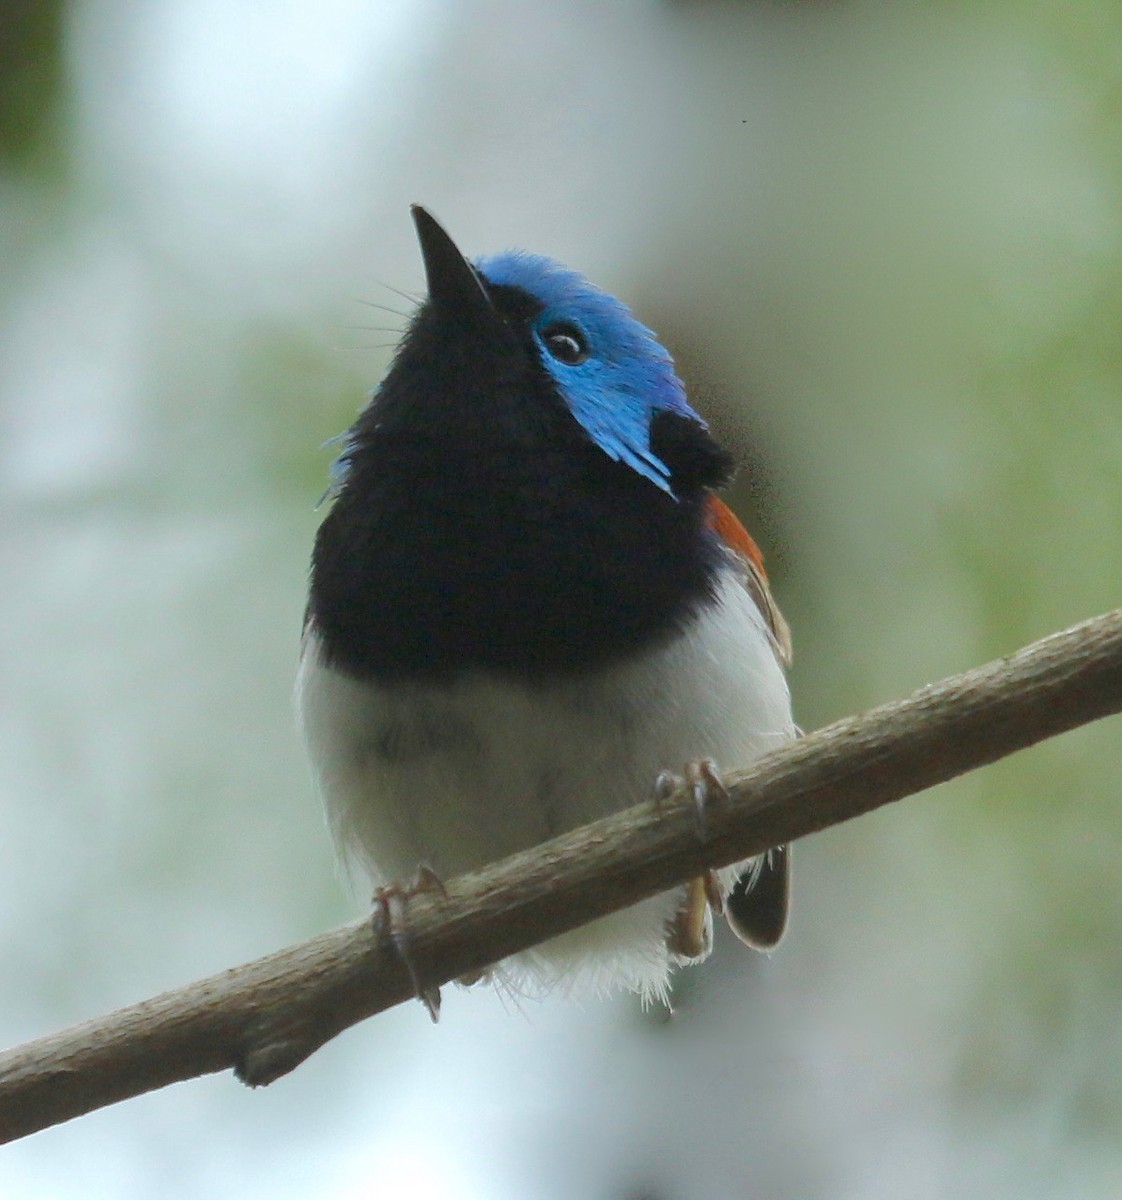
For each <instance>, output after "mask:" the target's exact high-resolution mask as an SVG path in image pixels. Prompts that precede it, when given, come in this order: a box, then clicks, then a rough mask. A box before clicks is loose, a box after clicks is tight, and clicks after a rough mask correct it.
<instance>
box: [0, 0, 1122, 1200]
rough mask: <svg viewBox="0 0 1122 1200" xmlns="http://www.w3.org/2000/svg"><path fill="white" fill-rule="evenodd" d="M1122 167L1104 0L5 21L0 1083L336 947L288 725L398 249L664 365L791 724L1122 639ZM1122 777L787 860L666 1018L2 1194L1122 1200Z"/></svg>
mask: <svg viewBox="0 0 1122 1200" xmlns="http://www.w3.org/2000/svg"><path fill="white" fill-rule="evenodd" d="M1120 121H1122V7H1119V6H1118V5H1116V4H1113V3H1109V2H1107V0H1101V2H1100V3H1073V4H1065V5H1046V4H1035V5H1033V4H1012V3H998V4H990V5H966V4H951V3H943V4H929V5H900V4H888V3H842V2H837V3H825V2H818V3H810V2H808V3H794V2H789V3H777V2H773V3H765V2H763V0H760V2H759V3H754V4H753V3H731V2H730V3H704V2H692V3H687V2H681V3H668V2H663V3H654V2H646V3H640V2H633V3H625V4H616V5H611V4H595V3H591V2H590V0H583V2H582V0H577V2H574V3H572V4H569V5H557V4H547V3H543V2H539V3H521V4H518V3H514V2H513V0H479V2H470V3H457V2H454V0H398V2H394V0H379V2H377V3H369V2H365V3H364V2H362V0H316V2H315V3H311V2H309V0H288V2H286V3H277V4H272V5H262V4H259V3H252V2H247V0H233V2H232V3H222V4H219V3H217V0H145V2H141V0H85V2H84V3H75V4H71V5H60V4H57V3H37V4H31V3H27V2H26V0H24V2H23V3H18V2H17V3H9V4H5V5H4V6H2V7H0V263H2V266H3V269H2V271H0V579H2V580H3V584H2V586H0V655H2V658H3V663H4V674H3V687H2V689H0V743H2V747H0V749H2V752H0V979H2V980H3V987H2V989H0V1040H2V1041H3V1042H6V1043H11V1042H16V1041H18V1040H21V1039H24V1038H28V1037H32V1036H35V1035H37V1034H40V1033H45V1032H48V1031H50V1030H51V1029H53V1028H55V1027H57V1026H60V1025H62V1024H65V1023H69V1022H73V1021H76V1020H79V1019H82V1018H85V1017H88V1016H91V1015H95V1014H97V1013H99V1012H101V1011H103V1010H106V1009H109V1008H111V1007H115V1006H117V1005H120V1004H124V1003H127V1002H130V1001H133V1000H137V999H140V998H142V997H144V996H146V995H149V994H151V993H154V992H156V991H159V990H161V989H164V988H167V987H171V986H174V985H176V984H179V983H182V982H186V981H187V980H189V979H192V978H194V977H196V976H198V975H201V974H203V973H206V972H211V971H215V970H219V969H221V968H223V967H225V966H227V965H230V964H232V963H235V962H238V961H241V960H243V959H245V958H248V957H251V956H254V955H257V954H260V953H265V952H267V951H269V950H272V949H274V948H276V947H278V946H280V945H282V944H285V943H288V942H290V941H293V940H296V939H298V938H302V937H305V936H309V935H311V934H313V933H315V932H317V931H319V930H320V929H322V928H324V927H326V926H328V925H330V924H333V923H335V922H338V921H340V920H343V919H345V918H347V917H349V916H350V915H352V914H354V913H356V912H358V911H359V910H360V903H359V901H356V900H354V899H349V898H348V897H347V896H346V895H345V893H344V891H343V889H342V887H341V885H340V884H339V883H338V881H337V880H336V878H335V875H334V872H333V866H332V862H331V856H330V852H329V847H328V841H327V837H326V833H325V831H324V828H323V824H322V820H321V816H320V813H319V808H318V804H317V802H316V799H315V797H314V794H313V789H312V786H311V783H310V780H309V777H308V773H307V771H306V768H305V766H304V763H303V756H302V750H301V748H300V746H299V743H298V739H297V736H296V733H295V731H294V727H293V721H292V715H291V704H290V693H291V684H292V677H293V673H294V669H295V662H296V653H297V637H298V631H299V625H300V618H301V611H302V606H303V588H304V580H305V565H306V561H307V556H308V552H309V548H310V545H311V539H312V537H313V533H314V530H315V526H316V523H317V520H318V514H317V513H316V511H315V504H316V501H317V499H318V498H319V496H320V495H321V493H322V491H323V488H324V484H325V478H326V467H327V463H328V460H329V457H330V454H329V452H328V451H325V450H323V449H322V448H321V443H322V442H323V441H324V440H325V439H326V438H328V437H330V436H332V435H333V434H335V433H337V432H338V431H339V430H340V429H342V428H343V427H344V426H346V425H347V424H348V423H349V422H350V420H351V419H352V416H353V414H354V412H355V410H356V408H357V407H358V406H359V405H360V404H361V403H362V401H363V398H364V395H365V394H366V392H367V391H368V389H369V388H370V387H371V386H373V384H374V383H375V382H376V381H377V379H378V377H379V376H380V374H381V372H382V371H383V370H384V368H385V365H386V362H387V360H388V355H389V353H390V349H389V346H390V345H391V344H392V342H393V340H394V337H395V333H394V331H395V330H398V329H400V328H401V327H402V325H403V323H404V319H403V318H402V317H400V316H398V315H396V314H393V313H386V312H383V311H382V310H381V309H379V308H377V307H370V306H369V303H373V304H374V305H387V306H389V307H390V308H396V309H400V310H401V311H402V312H404V311H406V308H407V306H406V305H405V302H403V301H402V299H401V297H400V296H398V295H397V294H396V293H395V292H393V291H392V290H390V289H391V288H402V289H405V290H409V289H414V290H415V289H418V288H419V287H420V286H421V269H420V264H419V261H418V256H417V251H416V246H415V243H414V238H413V234H412V229H411V226H410V222H409V220H408V212H407V205H408V203H409V202H410V201H420V202H423V203H424V204H426V205H427V206H429V207H431V208H432V210H433V211H434V212H435V213H436V214H437V215H438V216H439V217H440V219H441V220H442V221H443V222H445V223H446V225H447V226H448V228H449V230H450V231H451V232H452V234H453V236H454V237H455V238H456V239H457V241H458V242H459V244H460V245H461V246H462V247H463V248H464V249H465V250H466V251H467V252H468V253H483V252H487V251H492V250H496V249H499V248H502V247H505V246H509V245H519V246H524V247H526V248H529V249H532V250H536V251H540V252H544V253H548V254H552V255H554V256H556V257H559V258H561V259H563V260H565V261H567V262H569V263H570V264H572V265H573V266H575V267H578V268H580V269H582V270H584V271H585V272H586V273H588V274H589V275H591V276H592V277H593V278H594V279H595V280H597V281H598V282H599V283H601V284H602V285H604V286H605V287H607V288H608V289H610V290H612V291H614V292H616V293H618V294H620V295H622V296H623V297H625V298H626V299H627V300H629V301H630V302H631V303H632V305H633V306H634V307H635V309H636V310H637V311H638V313H639V314H640V316H642V317H643V318H645V319H646V320H647V321H648V322H649V323H651V324H653V325H654V326H655V327H656V328H657V329H658V330H659V331H660V333H661V334H662V335H663V337H664V340H665V341H666V342H667V343H668V345H669V346H670V347H671V349H672V350H673V351H674V353H675V354H676V356H677V358H678V361H679V364H680V366H681V370H682V373H683V374H684V376H685V377H686V380H687V384H688V385H689V387H690V389H691V393H692V395H693V396H694V399H695V401H696V403H697V405H698V406H699V407H700V408H702V409H703V411H704V412H705V413H706V414H707V415H708V416H709V417H710V419H711V420H712V422H713V424H714V425H715V426H716V427H717V429H718V431H719V432H720V434H721V435H722V436H723V437H724V438H725V439H726V440H727V441H728V442H729V443H730V444H731V445H733V446H734V447H735V449H736V451H737V453H738V455H739V457H740V458H741V460H742V461H743V463H744V468H743V470H742V472H741V476H740V479H739V481H738V485H737V490H736V492H735V494H734V499H735V501H736V503H737V506H738V507H739V509H740V511H741V513H742V514H743V515H744V516H745V517H746V518H748V520H749V523H750V524H751V525H752V526H753V528H754V529H755V531H756V532H757V534H758V536H759V540H760V541H761V543H762V544H763V546H764V549H765V552H766V553H767V554H768V555H769V561H770V563H771V565H772V568H773V570H772V573H773V577H774V578H775V581H776V586H777V592H778V596H779V599H780V602H781V604H782V605H783V606H784V608H785V610H786V612H787V615H788V617H789V618H790V620H791V624H792V626H793V627H794V631H795V639H796V665H795V669H794V672H793V679H792V683H793V688H794V692H795V699H796V711H797V714H798V717H799V719H800V721H801V722H802V724H804V725H805V726H807V727H808V728H809V727H814V726H817V725H819V724H822V723H824V722H825V721H827V720H830V719H832V718H834V717H838V716H841V715H844V714H847V713H850V712H854V711H857V710H860V709H862V708H865V707H867V706H869V705H871V704H874V703H877V702H879V701H882V700H887V699H890V698H892V697H895V696H898V695H901V694H904V693H906V692H908V691H909V690H911V689H912V688H913V687H915V686H918V685H920V684H922V683H924V682H926V681H927V680H929V679H931V678H935V677H938V676H941V675H944V674H947V673H950V672H952V671H956V670H959V669H962V668H965V667H967V666H970V665H973V664H974V663H977V662H981V661H983V660H985V659H988V658H990V657H994V656H996V655H999V654H1002V653H1004V652H1007V651H1009V650H1012V649H1014V648H1016V647H1017V646H1019V645H1020V644H1022V643H1024V642H1026V641H1028V640H1031V639H1032V638H1035V637H1037V636H1040V635H1043V634H1045V633H1048V632H1050V631H1051V630H1053V629H1055V628H1060V627H1062V626H1065V625H1067V624H1070V623H1072V622H1074V621H1076V620H1078V619H1080V618H1082V617H1085V616H1090V615H1092V614H1094V613H1097V612H1099V611H1102V610H1105V609H1107V608H1110V607H1113V606H1114V605H1116V604H1118V603H1119V599H1120V595H1122V587H1120V584H1122V566H1120V554H1119V547H1120V542H1122V536H1120V535H1122V402H1120V401H1122V191H1120V189H1122V136H1120ZM387 330H388V331H387ZM1119 728H1120V727H1119V725H1118V724H1117V723H1116V722H1107V723H1105V724H1102V725H1100V726H1097V727H1094V728H1091V729H1086V730H1082V731H1079V732H1077V733H1075V734H1072V735H1069V736H1067V737H1065V738H1062V739H1060V740H1059V741H1057V742H1055V743H1053V744H1049V745H1046V746H1042V747H1039V748H1037V749H1035V750H1033V751H1031V752H1028V753H1025V754H1022V755H1020V756H1018V757H1016V758H1014V759H1011V760H1008V761H1006V762H1003V763H1001V764H999V765H998V766H996V767H993V768H991V769H989V770H987V771H985V772H983V773H981V774H979V775H976V776H973V777H970V778H967V779H964V780H961V781H959V782H957V783H955V784H953V785H949V786H945V787H942V788H939V789H937V790H936V791H934V792H932V793H929V794H927V795H924V796H922V797H919V798H915V799H911V800H909V801H906V802H905V803H902V804H899V805H895V806H892V807H890V808H889V809H888V810H882V811H881V812H879V813H877V814H875V815H873V816H870V817H867V818H865V819H863V820H860V821H858V822H856V823H854V824H852V825H849V826H846V827H843V828H839V829H835V830H831V831H829V832H827V833H825V834H822V835H819V836H817V837H815V838H813V839H811V840H810V841H809V842H807V843H806V844H803V845H800V847H799V853H798V855H797V889H798V890H797V895H796V900H795V903H796V907H795V912H794V919H793V927H792V930H791V933H790V936H789V938H788V940H787V942H786V943H785V944H784V945H783V947H782V948H781V950H780V951H779V952H778V953H776V954H775V955H774V956H773V957H772V958H770V959H762V958H756V957H751V956H747V955H743V954H741V953H739V948H738V947H737V946H735V945H733V944H731V943H729V942H728V941H727V940H725V941H721V942H720V943H719V945H718V948H717V953H716V954H715V956H714V958H713V959H712V960H711V961H710V963H709V964H708V965H707V967H706V968H704V969H703V970H696V971H692V972H690V973H687V974H685V975H683V976H682V977H681V985H680V987H679V988H678V995H677V1013H676V1015H675V1017H674V1018H673V1019H672V1020H669V1021H668V1020H665V1019H660V1017H659V1015H658V1014H647V1015H644V1014H642V1013H641V1012H640V1011H639V1009H638V1007H637V1006H636V1004H635V1003H633V1002H632V1001H631V1000H630V999H629V998H626V997H623V998H617V999H615V1000H611V1001H605V1002H603V1003H601V1004H595V1005H585V1006H583V1007H576V1006H573V1005H566V1004H564V1003H561V1002H560V1001H557V1000H554V1001H546V1002H540V1003H539V1002H526V1003H524V1004H521V1005H516V1004H512V1003H511V1002H510V1001H506V1002H505V1003H504V1002H503V1001H501V1000H500V999H499V998H497V997H495V996H494V995H491V994H489V993H487V992H472V993H464V992H456V991H452V990H450V991H449V994H448V996H447V998H446V1005H445V1015H444V1019H443V1020H442V1022H441V1024H440V1026H439V1027H437V1028H433V1027H431V1026H430V1025H429V1023H428V1020H427V1018H426V1017H425V1014H424V1012H423V1011H422V1010H421V1008H420V1006H419V1005H415V1006H410V1007H409V1008H407V1009H403V1010H400V1011H395V1012H393V1013H390V1014H387V1015H386V1016H384V1017H382V1018H379V1019H377V1020H375V1021H372V1022H369V1023H367V1024H366V1025H365V1026H363V1027H362V1028H360V1029H357V1030H354V1031H351V1032H350V1033H348V1034H346V1035H344V1036H343V1037H342V1038H340V1039H338V1040H337V1041H336V1042H335V1043H333V1044H332V1045H330V1046H329V1047H327V1048H326V1049H325V1050H324V1051H323V1052H321V1053H320V1054H318V1055H317V1056H316V1057H315V1058H313V1059H312V1060H311V1061H310V1062H309V1063H308V1064H306V1065H305V1066H304V1067H302V1068H301V1069H300V1070H299V1071H297V1072H296V1073H295V1074H294V1075H292V1076H290V1077H288V1078H286V1079H285V1080H283V1081H282V1082H280V1083H278V1084H277V1085H275V1086H274V1087H273V1088H270V1089H268V1090H266V1091H264V1092H259V1093H250V1092H248V1091H245V1090H244V1089H241V1088H240V1087H238V1085H237V1084H235V1083H234V1082H233V1081H232V1080H231V1079H230V1078H229V1077H227V1076H222V1077H217V1078H211V1079H206V1080H200V1081H194V1082H191V1083H187V1084H184V1085H181V1086H178V1087H175V1088H172V1089H168V1090H166V1091H164V1092H161V1093H158V1094H155V1095H152V1096H148V1097H144V1098H142V1099H139V1100H135V1101H131V1102H129V1103H127V1104H124V1105H120V1106H117V1107H116V1108H113V1109H110V1110H107V1111H104V1112H101V1113H97V1114H94V1115H92V1116H89V1117H86V1118H83V1119H81V1120H79V1121H77V1122H73V1123H71V1124H69V1125H66V1126H63V1127H61V1128H58V1129H55V1130H51V1131H49V1132H46V1133H43V1134H39V1135H37V1136H35V1137H33V1138H31V1139H29V1140H27V1141H25V1142H22V1143H19V1144H17V1145H14V1146H11V1147H8V1148H6V1149H5V1150H4V1151H3V1152H0V1196H3V1197H4V1198H5V1200H8V1198H10V1197H15V1198H22V1197H36V1198H37V1197H42V1196H52V1197H54V1196H59V1197H68V1196H81V1197H83V1198H89V1197H113V1198H115V1200H117V1198H125V1200H132V1198H133V1197H136V1198H140V1197H144V1198H146V1200H147V1198H148V1197H151V1196H153V1195H159V1196H163V1197H172V1198H176V1197H196V1196H198V1197H204V1196H205V1197H208V1198H211V1197H219V1198H222V1197H246V1196H250V1197H254V1196H269V1197H270V1198H281V1200H283V1198H287V1197H301V1198H307V1197H332V1198H338V1197H356V1198H357V1197H365V1196H373V1195H400V1194H408V1195H410V1196H414V1197H418V1198H421V1200H425V1198H427V1197H430V1196H431V1197H442V1198H443V1197H447V1198H451V1200H476V1198H486V1200H492V1198H494V1200H506V1198H508V1197H509V1198H511V1200H513V1198H516V1197H517V1198H523V1197H526V1196H534V1197H542V1198H544V1200H552V1198H554V1197H556V1198H557V1200H562V1198H569V1197H577V1196H580V1197H605V1198H613V1200H614V1198H618V1200H680V1198H691V1200H692V1198H694V1197H696V1198H698V1200H700V1198H703V1197H704V1198H709V1197H715V1196H717V1197H726V1196H727V1197H759V1198H761V1200H764V1198H767V1200H776V1198H779V1200H783V1198H788V1197H790V1198H792V1200H795V1198H798V1200H814V1198H818V1197H821V1198H823V1200H827V1198H829V1200H839V1198H845V1200H899V1198H900V1197H908V1198H911V1197H921V1198H925V1200H926V1198H930V1200H943V1198H948V1200H949V1198H951V1197H956V1198H957V1197H962V1196H981V1195H984V1196H987V1197H1001V1198H1004V1197H1008V1198H1010V1200H1012V1198H1014V1197H1015V1198H1016V1200H1033V1198H1037V1197H1049V1198H1051V1197H1055V1198H1063V1200H1077V1198H1081V1197H1104V1198H1106V1197H1117V1196H1119V1195H1122V1137H1120V1131H1122V1094H1120V1089H1122V962H1120V955H1119V945H1120V942H1122V882H1120V878H1119V875H1120V873H1119V869H1118V860H1119V844H1120V841H1122V836H1120V835H1122V813H1120V808H1119V797H1120V795H1122V753H1120V751H1119ZM728 765H733V764H728Z"/></svg>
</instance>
